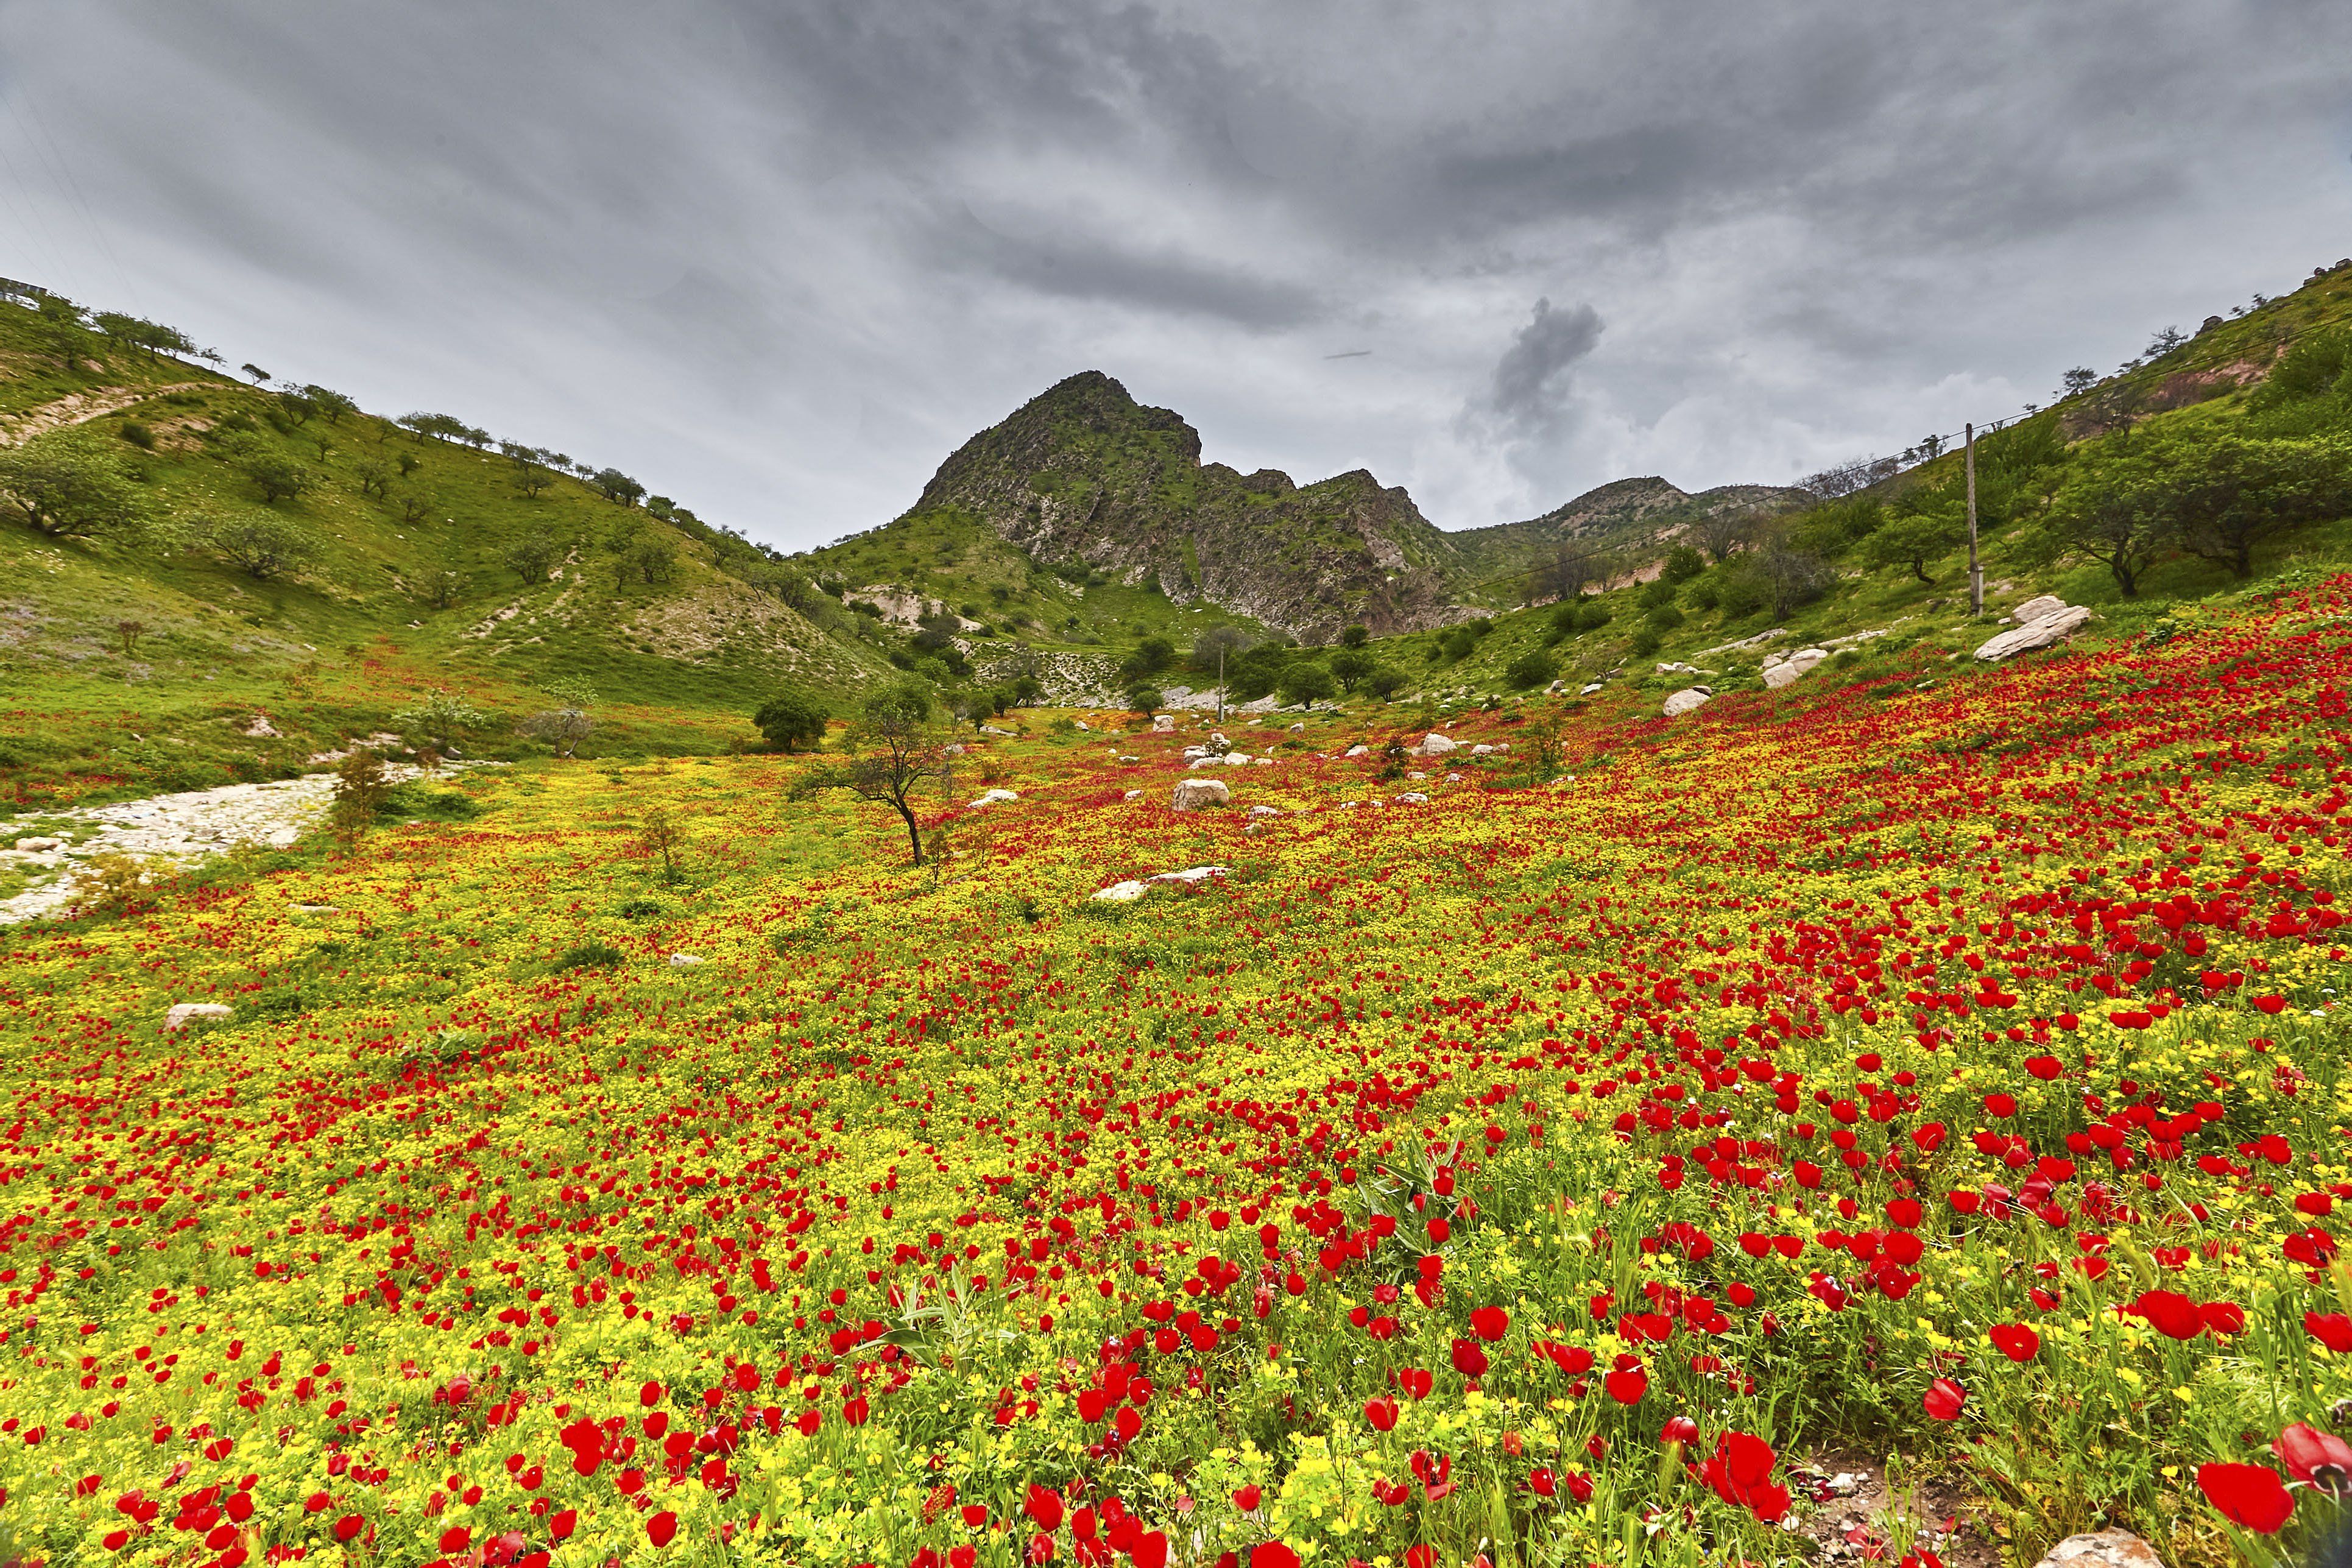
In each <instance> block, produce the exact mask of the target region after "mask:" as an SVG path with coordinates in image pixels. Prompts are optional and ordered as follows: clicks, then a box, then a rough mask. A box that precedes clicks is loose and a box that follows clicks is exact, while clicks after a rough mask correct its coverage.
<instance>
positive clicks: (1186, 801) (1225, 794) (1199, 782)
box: [1170, 779, 1234, 811]
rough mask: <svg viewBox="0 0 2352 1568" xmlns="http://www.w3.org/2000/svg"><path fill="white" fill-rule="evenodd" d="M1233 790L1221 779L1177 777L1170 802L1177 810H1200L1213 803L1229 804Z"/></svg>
mask: <svg viewBox="0 0 2352 1568" xmlns="http://www.w3.org/2000/svg"><path fill="white" fill-rule="evenodd" d="M1233 798H1234V792H1233V789H1232V787H1231V786H1230V785H1228V784H1226V783H1225V781H1224V780H1223V779H1178V780H1177V781H1176V793H1175V797H1174V798H1173V800H1171V802H1170V804H1171V805H1173V806H1174V807H1175V808H1176V809H1177V810H1178V811H1201V810H1204V809H1206V808H1207V807H1209V806H1213V805H1231V804H1232V803H1233Z"/></svg>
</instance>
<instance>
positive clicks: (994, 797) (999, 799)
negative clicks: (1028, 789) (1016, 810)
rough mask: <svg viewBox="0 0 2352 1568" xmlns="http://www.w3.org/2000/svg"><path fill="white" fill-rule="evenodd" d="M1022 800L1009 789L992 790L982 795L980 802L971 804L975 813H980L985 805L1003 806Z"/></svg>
mask: <svg viewBox="0 0 2352 1568" xmlns="http://www.w3.org/2000/svg"><path fill="white" fill-rule="evenodd" d="M1020 798H1021V797H1020V796H1019V795H1015V794H1013V792H1012V791H1011V790H1009V789H992V790H990V791H988V792H987V793H986V794H984V795H982V796H981V797H980V798H979V799H978V800H976V801H973V802H972V803H971V808H972V809H973V810H974V811H978V810H979V809H980V808H981V807H982V806H983V805H1003V804H1004V803H1005V802H1007V801H1013V800H1019V799H1020Z"/></svg>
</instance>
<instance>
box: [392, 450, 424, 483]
mask: <svg viewBox="0 0 2352 1568" xmlns="http://www.w3.org/2000/svg"><path fill="white" fill-rule="evenodd" d="M392 460H393V462H394V463H395V464H397V465H398V466H399V468H400V477H401V478H402V479H406V478H407V477H408V476H409V475H411V474H413V473H415V471H416V470H417V469H419V468H423V467H424V466H425V459H424V458H420V457H418V456H417V455H416V454H415V453H414V452H394V454H393V455H392Z"/></svg>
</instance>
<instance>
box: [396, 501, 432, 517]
mask: <svg viewBox="0 0 2352 1568" xmlns="http://www.w3.org/2000/svg"><path fill="white" fill-rule="evenodd" d="M432 515H433V498H432V497H431V496H421V495H404V496H402V497H401V498H400V521H403V522H405V523H419V522H423V521H425V520H426V519H428V518H430V517H431V516H432Z"/></svg>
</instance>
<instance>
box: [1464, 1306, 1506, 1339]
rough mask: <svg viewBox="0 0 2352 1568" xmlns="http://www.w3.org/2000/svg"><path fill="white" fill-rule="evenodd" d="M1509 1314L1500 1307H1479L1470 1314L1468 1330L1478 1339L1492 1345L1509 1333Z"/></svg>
mask: <svg viewBox="0 0 2352 1568" xmlns="http://www.w3.org/2000/svg"><path fill="white" fill-rule="evenodd" d="M1510 1327H1511V1314H1510V1313H1508V1312H1506V1311H1505V1310H1503V1309H1502V1308H1500V1307H1481V1308H1479V1309H1478V1310H1476V1311H1475V1312H1473V1313H1471V1314H1470V1329H1471V1331H1472V1332H1474V1333H1475V1334H1476V1335H1477V1336H1478V1337H1479V1338H1480V1339H1482V1340H1485V1341H1486V1342H1488V1343H1490V1344H1491V1343H1492V1342H1495V1341H1496V1340H1499V1339H1501V1338H1502V1337H1503V1335H1504V1334H1505V1333H1507V1332H1508V1331H1509V1330H1510Z"/></svg>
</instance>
